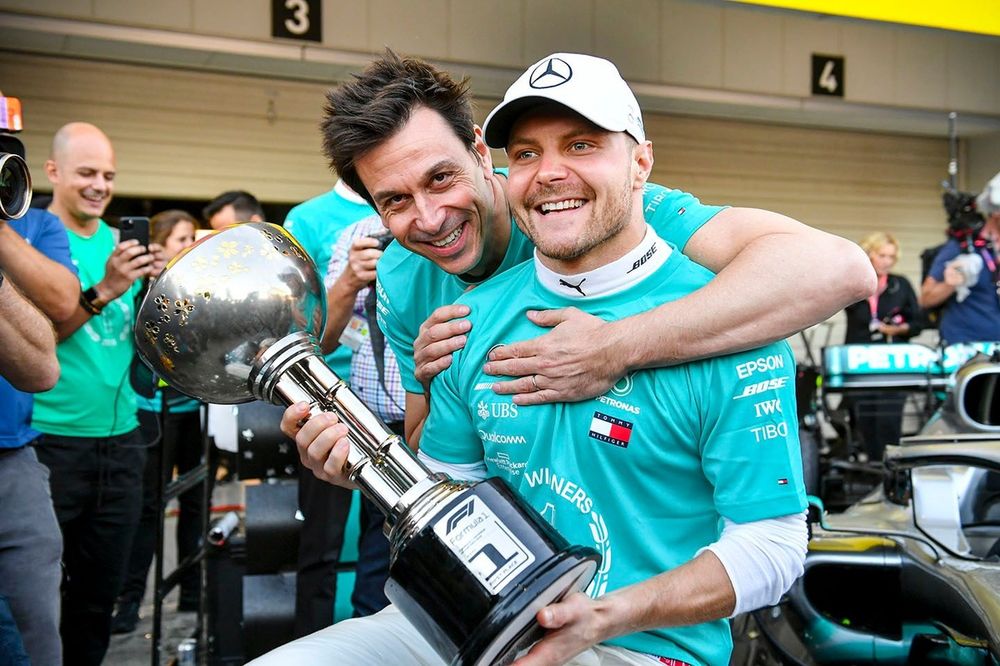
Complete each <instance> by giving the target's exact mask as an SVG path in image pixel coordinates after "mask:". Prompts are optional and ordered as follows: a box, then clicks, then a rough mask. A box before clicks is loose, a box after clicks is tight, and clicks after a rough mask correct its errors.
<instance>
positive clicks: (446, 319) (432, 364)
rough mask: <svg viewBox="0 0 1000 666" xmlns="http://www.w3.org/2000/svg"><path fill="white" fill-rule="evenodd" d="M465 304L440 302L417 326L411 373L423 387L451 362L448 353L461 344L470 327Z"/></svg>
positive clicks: (457, 348)
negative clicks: (417, 331)
mask: <svg viewBox="0 0 1000 666" xmlns="http://www.w3.org/2000/svg"><path fill="white" fill-rule="evenodd" d="M468 315H469V308H468V306H465V305H442V306H441V307H439V308H438V309H437V310H435V311H434V312H432V313H431V316H430V317H428V318H427V321H425V322H424V323H423V324H421V325H420V334H419V335H417V338H416V340H414V341H413V364H414V371H413V374H414V376H415V377H416V379H417V381H418V382H420V383H421V384H423V385H424V387H425V389H426V387H428V386H430V383H431V380H432V379H434V378H435V377H437V376H438V375H439V374H441V373H442V372H443V371H445V370H447V369H448V367H449V366H450V365H451V355H452V353H454V352H455V351H457V350H459V349H461V348H462V347H464V346H465V343H466V342H467V340H468V338H466V335H465V334H466V333H468V332H469V330H470V329H471V328H472V324H471V323H470V322H469V320H468V319H463V317H467V316H468Z"/></svg>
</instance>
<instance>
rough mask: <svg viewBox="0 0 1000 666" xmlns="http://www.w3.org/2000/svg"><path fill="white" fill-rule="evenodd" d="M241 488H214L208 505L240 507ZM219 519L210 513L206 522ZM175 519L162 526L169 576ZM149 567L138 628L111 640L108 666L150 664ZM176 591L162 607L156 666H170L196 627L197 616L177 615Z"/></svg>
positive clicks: (236, 485)
mask: <svg viewBox="0 0 1000 666" xmlns="http://www.w3.org/2000/svg"><path fill="white" fill-rule="evenodd" d="M243 501H244V500H243V484H241V483H239V482H231V483H224V484H220V485H216V487H215V489H214V491H213V496H212V504H213V506H215V507H221V506H224V505H229V506H232V505H243ZM220 517H221V514H220V513H213V514H212V516H211V517H210V519H209V520H210V521H213V520H215V519H218V518H220ZM176 528H177V518H176V516H171V515H169V513H168V516H167V519H166V524H165V537H166V548H165V552H164V571H165V572H169V571H171V570H173V568H174V567H175V566H176V565H177V555H176V541H175V539H174V535H175V534H176ZM152 573H153V567H150V577H149V582H148V583H147V585H146V596H145V598H144V599H143V603H142V606H141V607H140V609H139V618H140V621H139V625H138V626H137V627H136V629H135V631H133V632H132V633H129V634H119V635H113V636H111V645H110V647H109V648H108V653H107V655H106V656H105V658H104V663H105V664H107V665H108V666H148V665H150V664H153V662H152V645H153V576H152ZM177 594H178V591H177V589H174V590H173V591H171V592H170V594H169V595H167V598H166V599H165V600H164V603H163V617H162V624H161V627H162V628H161V631H162V636H161V641H160V664H153V666H161V665H163V664H171V663H172V662H173V660H174V659H175V658H176V656H177V646H178V644H179V643H180V642H181V641H182V640H184V639H185V638H189V637H194V636H195V633H196V627H197V614H196V613H189V612H184V613H181V612H178V611H177Z"/></svg>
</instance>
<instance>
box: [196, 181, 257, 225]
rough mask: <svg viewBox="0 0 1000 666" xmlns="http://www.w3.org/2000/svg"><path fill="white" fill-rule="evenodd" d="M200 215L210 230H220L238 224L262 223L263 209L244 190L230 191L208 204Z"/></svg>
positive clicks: (255, 198) (252, 196) (254, 198)
mask: <svg viewBox="0 0 1000 666" xmlns="http://www.w3.org/2000/svg"><path fill="white" fill-rule="evenodd" d="M202 215H203V216H204V218H205V221H206V222H207V223H208V226H209V227H210V228H212V229H216V230H218V229H222V228H223V227H228V226H229V225H230V224H238V223H240V222H263V221H264V209H263V208H262V207H261V205H260V202H259V201H257V197H255V196H254V195H252V194H250V193H249V192H246V191H244V190H230V191H229V192H223V193H222V194H220V195H219V196H217V197H215V198H214V199H212V200H211V201H210V202H208V205H207V206H205V208H204V209H202Z"/></svg>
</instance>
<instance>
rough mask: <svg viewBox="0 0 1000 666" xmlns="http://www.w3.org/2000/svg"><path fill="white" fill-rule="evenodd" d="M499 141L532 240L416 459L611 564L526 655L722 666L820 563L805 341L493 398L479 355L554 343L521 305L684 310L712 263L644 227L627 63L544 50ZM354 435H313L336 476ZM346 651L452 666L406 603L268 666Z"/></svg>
mask: <svg viewBox="0 0 1000 666" xmlns="http://www.w3.org/2000/svg"><path fill="white" fill-rule="evenodd" d="M582 74H583V75H582ZM560 79H561V82H560ZM550 84H551V85H550ZM595 86H597V87H598V89H599V90H600V91H601V93H602V99H600V100H598V101H596V102H595V100H594V99H593V95H591V94H587V91H588V90H589V91H592V90H594V89H595V88H594V87H595ZM484 133H485V136H486V137H487V141H488V142H489V143H490V144H491V145H492V146H493V147H503V148H505V149H506V150H507V153H508V157H509V159H510V173H509V179H508V189H507V194H508V201H509V203H510V205H511V208H512V210H513V211H514V214H515V216H516V219H517V223H518V228H519V229H520V230H523V232H524V233H525V234H526V235H527V237H528V238H529V239H530V240H531V241H532V242H533V243H534V244H535V246H536V248H537V249H536V251H535V255H534V260H533V261H528V262H525V263H522V264H520V265H519V266H516V267H513V268H511V269H509V270H507V271H505V272H503V273H502V274H500V275H496V276H493V277H492V278H491V279H489V280H487V281H485V282H483V283H482V284H480V285H479V286H477V287H476V288H475V289H473V290H471V291H469V292H468V293H466V294H465V295H463V296H462V297H461V299H460V300H459V303H460V304H462V305H464V306H465V307H467V308H468V310H469V312H470V314H469V319H470V320H471V322H472V332H471V333H470V335H469V336H468V341H467V343H466V345H465V347H464V348H462V349H460V350H457V351H455V352H454V354H453V361H452V363H451V365H450V366H449V367H448V368H446V369H445V370H444V371H443V372H441V373H440V374H439V375H437V376H436V377H435V378H434V380H433V383H432V385H431V393H432V395H433V396H434V398H433V408H432V409H431V411H430V416H429V418H428V421H427V423H426V426H425V429H424V433H423V436H422V439H421V450H420V453H419V455H420V457H421V459H422V460H423V461H424V462H425V463H426V464H427V465H428V466H429V467H430V468H431V469H434V470H440V471H446V472H448V473H450V474H451V475H452V476H454V477H459V478H485V477H487V476H499V477H501V478H504V479H505V480H506V481H507V482H508V483H510V484H511V485H512V486H513V487H514V488H516V489H517V490H518V491H519V492H520V493H521V495H522V496H523V497H524V498H525V499H526V500H527V501H528V502H529V503H530V504H531V505H532V506H533V507H534V508H535V509H536V510H537V511H538V512H539V513H540V514H541V515H542V516H543V517H544V518H545V519H546V520H548V521H549V522H550V523H551V524H552V525H553V526H554V527H555V528H556V529H557V530H559V531H560V532H561V533H562V534H563V535H564V536H566V537H567V539H568V540H569V541H570V542H571V543H577V544H583V545H587V546H591V547H593V548H594V549H596V550H597V551H598V552H599V553H600V554H601V556H602V565H601V567H600V568H599V569H598V571H597V574H596V576H595V578H594V580H593V581H592V582H591V583H590V586H589V588H588V590H587V592H588V594H582V593H577V594H574V595H571V596H569V597H567V598H566V599H564V600H562V601H560V602H558V603H554V604H551V605H548V606H546V607H545V608H542V609H541V610H539V612H538V614H537V618H538V621H539V622H540V624H542V626H543V627H545V628H546V629H547V630H548V633H547V634H546V636H545V637H544V638H543V639H542V640H541V641H540V642H539V643H537V644H536V645H535V646H534V648H532V650H531V651H530V652H529V653H528V654H526V655H524V656H522V657H521V659H519V660H518V661H517V662H515V664H518V665H520V664H523V666H529V665H530V666H540V665H542V664H563V663H574V664H619V665H620V664H636V665H639V664H656V663H661V664H672V665H674V666H683V665H684V664H696V663H713V664H715V663H726V662H727V661H728V658H729V652H730V633H729V627H728V624H727V623H726V622H725V620H724V618H726V617H727V616H730V615H732V614H735V613H739V612H744V611H747V610H751V609H754V608H758V607H760V606H763V605H766V604H768V603H774V602H776V601H777V600H778V598H780V596H781V594H782V593H783V592H784V591H785V590H787V589H788V587H789V586H790V585H791V583H792V581H794V579H795V578H796V577H797V576H798V575H799V574H800V573H801V571H802V562H803V560H804V557H805V544H806V530H805V522H804V517H803V514H802V511H803V510H804V508H805V498H804V491H803V487H802V463H801V460H800V457H799V452H798V441H797V435H796V433H797V424H796V420H795V413H794V410H793V409H791V406H792V405H794V402H795V396H794V382H793V381H792V380H793V378H794V361H793V359H792V356H791V353H790V350H789V349H788V346H787V345H786V344H785V343H775V344H771V345H768V346H765V347H759V348H756V349H753V350H751V351H746V352H742V353H737V354H733V355H730V356H726V357H721V358H716V359H709V360H705V361H697V362H692V363H688V364H684V365H677V366H673V367H670V368H662V369H654V370H646V371H639V372H634V373H629V374H628V375H627V377H626V378H625V380H623V381H622V382H619V383H618V384H616V385H615V386H614V387H613V388H612V390H611V391H609V392H607V393H606V394H604V395H600V396H597V397H596V398H594V399H590V400H583V401H578V402H572V403H552V404H544V405H538V406H534V407H531V408H524V407H520V408H519V406H518V405H517V404H515V403H514V402H513V401H512V399H511V398H510V397H509V396H502V395H497V394H496V393H494V392H493V390H492V386H491V384H492V382H491V381H490V376H489V375H487V374H485V373H484V370H483V367H482V366H483V361H484V359H485V358H486V357H487V355H488V354H489V353H490V352H491V351H492V350H495V349H496V348H497V347H498V346H501V345H512V344H517V343H519V342H521V341H524V340H527V339H531V338H533V337H536V336H537V335H539V333H540V332H541V327H540V326H538V325H537V324H536V323H533V322H532V321H531V320H530V319H529V318H528V317H527V316H526V314H527V312H529V311H532V310H550V309H562V308H568V307H573V308H577V309H579V310H580V311H581V312H584V313H587V316H591V317H595V318H598V319H600V320H602V321H604V320H616V319H620V318H622V317H627V316H632V315H635V314H637V313H640V312H643V311H645V310H648V309H649V308H651V307H654V306H656V305H657V304H661V303H671V302H676V301H678V300H679V299H681V298H683V297H685V296H686V295H688V294H690V293H691V292H693V291H695V290H697V289H699V288H701V287H703V286H704V285H705V284H706V283H708V282H709V281H710V280H711V279H712V274H711V273H710V272H709V271H707V270H705V269H704V268H702V267H700V266H698V265H697V264H694V263H693V262H691V261H690V260H689V259H687V258H686V257H684V256H683V255H682V254H681V253H680V252H678V251H676V250H675V249H674V248H672V247H671V246H670V244H669V243H667V242H665V241H664V240H663V239H662V238H661V237H660V236H659V235H658V233H657V231H656V230H655V229H654V228H653V227H652V226H651V225H649V224H647V222H646V221H645V219H644V218H643V209H644V205H643V193H644V189H645V185H646V179H647V178H648V176H649V173H650V170H651V168H652V165H653V153H652V146H651V144H650V143H649V142H648V141H646V140H645V135H644V132H643V130H642V121H641V116H640V114H639V109H638V105H637V104H636V103H635V98H634V96H633V95H632V93H631V91H629V90H628V87H627V85H626V84H625V83H624V81H622V80H621V77H620V76H618V74H617V70H615V68H614V66H613V65H611V63H608V62H607V61H603V60H599V59H596V58H592V57H590V56H580V55H574V54H556V55H554V56H550V57H549V58H548V59H545V60H543V61H542V62H540V63H538V65H536V66H535V67H533V68H530V69H529V70H528V72H526V73H525V75H524V76H522V77H521V78H520V79H519V80H518V81H517V82H516V83H515V84H514V85H513V86H512V87H511V89H510V90H509V91H508V93H507V95H506V96H505V98H504V101H503V102H502V103H501V105H500V106H499V107H497V109H496V110H494V112H493V113H492V114H491V115H490V117H489V118H488V119H487V122H486V125H485V128H484ZM376 202H378V197H376ZM762 403H767V404H768V405H771V406H772V407H774V409H765V408H762V407H760V406H759V405H761V404H762ZM782 405H785V406H786V408H785V409H784V410H783V409H782V408H781V406H782ZM345 435H346V429H345V428H344V426H343V425H340V424H336V423H335V418H333V417H332V416H331V415H319V416H316V417H314V418H312V419H311V420H310V421H309V422H307V423H306V424H305V425H304V426H303V427H302V429H301V431H300V432H299V433H298V437H297V443H298V444H299V447H300V451H301V452H302V453H303V455H304V459H305V460H306V461H307V464H309V465H310V466H311V468H312V469H313V470H314V471H315V472H316V473H317V474H318V475H320V476H321V478H327V479H328V480H330V481H331V482H334V483H345V482H346V479H345V478H344V476H343V474H342V469H343V465H344V461H345V456H346V453H347V450H348V448H349V446H350V444H349V442H348V441H347V439H346V436H345ZM720 526H721V527H722V529H721V530H720ZM612 553H613V557H612ZM455 601H456V604H458V605H459V606H460V604H461V599H456V600H455ZM331 655H336V657H337V659H338V663H346V664H366V663H372V662H374V661H378V662H381V663H407V664H440V663H441V661H440V659H439V657H437V655H436V654H435V653H434V652H433V651H432V650H431V649H430V647H429V646H428V645H427V643H426V642H425V641H424V640H423V639H422V638H421V637H420V636H419V634H418V633H417V632H416V630H415V629H414V628H413V627H412V626H411V625H410V624H409V623H408V622H407V621H406V620H405V618H403V617H402V616H401V615H400V613H399V611H398V610H397V609H395V608H394V607H392V606H390V607H389V608H388V609H387V610H385V611H383V612H381V613H379V614H377V615H374V616H371V617H369V618H364V619H360V620H351V621H348V622H346V623H342V624H339V625H335V626H334V627H332V628H330V629H327V630H324V631H323V632H317V633H316V634H313V635H312V636H310V637H307V638H306V639H303V640H301V641H297V642H296V643H293V644H290V645H288V646H285V647H284V648H281V649H279V650H278V651H275V652H274V653H271V654H270V655H268V656H267V657H265V658H264V659H262V660H261V662H260V663H262V664H276V663H289V664H291V663H295V664H301V663H320V662H321V661H322V660H323V659H324V658H330V656H331Z"/></svg>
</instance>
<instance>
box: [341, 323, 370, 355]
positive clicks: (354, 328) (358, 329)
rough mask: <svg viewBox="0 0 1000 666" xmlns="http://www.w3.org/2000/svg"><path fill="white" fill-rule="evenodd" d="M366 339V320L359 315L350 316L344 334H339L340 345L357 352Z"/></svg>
mask: <svg viewBox="0 0 1000 666" xmlns="http://www.w3.org/2000/svg"><path fill="white" fill-rule="evenodd" d="M366 339H368V320H367V319H365V318H364V317H362V316H361V315H359V314H352V315H351V320H350V321H349V322H347V326H345V327H344V332H343V333H341V334H340V344H342V345H344V346H345V347H348V348H350V350H351V351H358V349H360V348H361V343H362V342H364V341H365V340H366Z"/></svg>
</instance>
